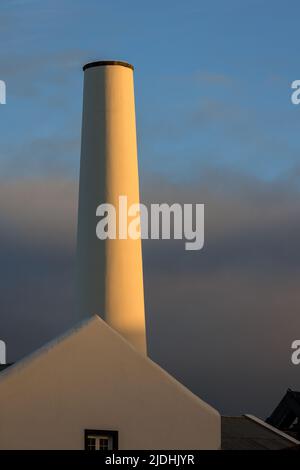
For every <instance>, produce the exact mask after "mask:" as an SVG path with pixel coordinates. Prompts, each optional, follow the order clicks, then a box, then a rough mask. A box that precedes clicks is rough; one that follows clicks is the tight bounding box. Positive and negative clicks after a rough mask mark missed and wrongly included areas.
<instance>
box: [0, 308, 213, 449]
mask: <svg viewBox="0 0 300 470" xmlns="http://www.w3.org/2000/svg"><path fill="white" fill-rule="evenodd" d="M0 403H1V406H0V449H83V448H84V430H85V429H101V430H105V429H108V430H116V431H119V448H120V449H219V448H220V442H221V429H220V416H219V414H218V412H217V411H216V410H214V409H213V408H211V407H210V406H209V405H207V404H206V403H204V402H203V401H202V400H201V399H199V398H198V397H196V396H195V395H194V394H192V393H191V392H190V391H189V390H188V389H186V388H185V387H184V386H183V385H181V384H180V383H179V382H177V381H176V380H175V379H174V378H172V377H171V376H170V375H169V374H167V373H166V372H165V371H164V370H163V369H161V368H160V367H159V366H158V365H156V364H155V363H154V362H153V361H151V360H150V359H149V358H147V357H146V356H145V355H144V354H140V353H139V352H137V351H136V349H135V348H133V347H132V346H131V344H130V343H128V342H127V341H126V340H125V339H124V338H123V337H122V336H121V335H120V334H118V333H117V332H115V331H114V330H113V329H111V328H110V327H109V326H108V325H107V324H106V323H105V322H104V321H103V320H101V319H100V318H99V317H97V316H94V317H93V318H91V319H89V320H86V321H85V322H84V323H83V324H81V325H80V327H77V328H75V329H74V330H72V331H71V332H69V333H68V334H66V335H65V336H63V337H61V338H59V339H58V340H57V341H55V342H53V343H50V345H48V346H45V347H44V348H42V349H41V350H39V351H37V352H36V353H34V354H33V355H31V356H30V357H29V358H27V359H25V360H24V361H21V362H20V363H18V364H16V365H15V366H11V367H10V368H8V369H6V371H4V372H2V373H1V374H0Z"/></svg>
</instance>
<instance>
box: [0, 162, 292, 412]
mask: <svg viewBox="0 0 300 470" xmlns="http://www.w3.org/2000/svg"><path fill="white" fill-rule="evenodd" d="M142 187H143V191H142V194H143V200H144V201H145V202H170V203H171V202H186V203H187V202H198V203H205V204H206V208H205V222H206V232H205V236H206V241H205V247H204V249H203V250H202V251H199V252H195V251H190V252H188V251H185V250H184V243H183V242H177V241H176V242H174V241H144V243H143V249H144V278H145V298H146V310H147V324H148V342H149V353H150V355H151V357H152V358H153V359H154V360H156V361H157V362H158V363H160V364H161V365H162V366H163V367H165V368H166V369H167V370H168V371H170V372H171V373H172V374H173V375H175V376H176V377H177V378H178V379H179V380H181V381H182V382H183V383H185V384H186V385H187V386H188V387H190V388H191V389H192V390H193V391H194V392H195V393H196V394H198V395H199V396H200V397H202V398H203V399H205V400H207V401H208V402H209V403H211V404H213V405H214V406H216V407H217V408H218V409H219V410H220V411H221V412H222V413H226V414H240V413H254V414H258V415H260V416H262V417H264V416H266V415H267V414H268V413H269V412H271V411H272V408H273V407H274V406H275V405H276V403H277V401H278V400H279V399H280V398H281V395H282V394H283V393H284V391H285V389H286V388H287V387H295V388H298V389H299V388H300V366H298V368H297V366H293V365H292V364H291V362H290V356H291V350H290V346H291V343H292V341H293V340H294V339H299V338H300V319H299V315H298V305H299V297H300V294H299V287H298V283H299V274H300V255H299V247H298V244H299V238H300V237H299V235H300V222H299V210H300V197H299V191H298V188H297V186H296V184H295V183H294V181H293V179H292V178H286V179H285V180H281V181H276V182H272V183H267V182H260V181H258V180H257V179H255V178H253V179H251V178H246V177H244V176H242V175H239V174H232V173H228V172H225V171H224V172H216V171H207V172H204V173H201V174H200V175H198V176H197V177H196V176H195V178H194V180H193V181H189V182H187V183H186V184H184V183H176V182H171V181H167V180H162V179H161V177H156V176H154V175H151V176H148V177H144V178H143V181H142ZM76 209H77V184H75V183H74V182H73V181H71V180H67V179H66V180H55V179H54V178H53V179H51V178H49V179H45V180H42V179H40V180H31V181H30V180H28V181H25V180H23V181H21V180H19V181H16V182H10V183H7V182H6V183H5V182H2V183H1V186H0V214H1V231H0V280H1V290H0V321H1V323H0V338H2V339H4V340H6V342H7V345H8V355H9V357H8V359H9V360H12V361H14V360H16V359H18V358H20V357H22V356H24V355H25V354H27V353H29V352H31V351H32V350H33V349H35V348H37V347H39V346H41V345H42V344H43V343H44V342H45V341H47V340H49V339H51V338H53V337H54V336H55V335H57V334H58V333H61V332H63V331H64V330H65V329H66V328H68V327H70V326H72V325H73V324H74V322H76V306H75V296H74V291H75V288H74V265H75V260H74V253H75V234H76Z"/></svg>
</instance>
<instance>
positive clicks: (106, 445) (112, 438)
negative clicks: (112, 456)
mask: <svg viewBox="0 0 300 470" xmlns="http://www.w3.org/2000/svg"><path fill="white" fill-rule="evenodd" d="M85 450H118V431H99V430H95V429H86V430H85Z"/></svg>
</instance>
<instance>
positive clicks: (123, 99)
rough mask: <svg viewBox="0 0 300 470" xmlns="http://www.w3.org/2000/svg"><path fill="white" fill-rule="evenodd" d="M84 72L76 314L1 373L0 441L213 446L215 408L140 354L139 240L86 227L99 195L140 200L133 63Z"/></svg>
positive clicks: (217, 427) (57, 445)
mask: <svg viewBox="0 0 300 470" xmlns="http://www.w3.org/2000/svg"><path fill="white" fill-rule="evenodd" d="M84 70H85V86H84V108H83V128H82V156H81V170H80V197H79V199H80V200H79V214H78V220H79V222H78V266H79V286H78V290H79V294H80V295H79V302H78V304H79V309H80V315H81V317H82V322H81V323H80V324H79V325H77V326H75V327H74V329H72V330H70V331H69V332H67V333H66V334H65V335H63V336H62V337H59V338H58V339H56V340H54V341H53V342H51V343H49V344H48V345H46V346H44V347H43V348H42V349H40V350H38V351H37V352H35V353H34V354H32V355H30V356H29V357H28V358H25V359H24V360H22V361H20V362H19V363H17V364H15V365H13V366H10V367H9V368H7V369H6V370H4V371H2V372H1V374H0V402H1V407H0V449H88V450H101V449H219V448H220V446H221V423H220V416H219V414H218V412H217V411H216V410H214V409H213V408H212V407H210V406H209V405H208V404H206V403H204V402H203V401H202V400H201V399H200V398H198V397H197V396H195V395H194V394H193V393H191V392H190V391H189V390H188V389H187V388H186V387H184V386H183V385H181V384H180V383H179V382H178V381H177V380H175V379H174V378H173V377H171V376H170V375H169V374H168V373H166V372H165V371H164V370H163V369H162V368H160V367H159V366H158V365H157V364H155V363H154V362H153V361H151V360H150V359H149V358H148V357H147V353H146V331H145V315H144V293H143V275H142V251H141V240H131V239H117V240H101V241H100V240H99V239H97V237H96V233H95V228H96V222H97V220H96V207H97V206H98V205H99V204H100V203H103V202H109V203H115V202H116V201H117V200H118V197H119V195H127V197H128V199H129V203H130V204H132V203H138V202H139V187H138V165H137V152H136V131H135V112H134V91H133V67H132V66H130V65H129V64H127V63H124V62H112V61H106V62H96V63H92V64H88V65H87V66H85V67H84ZM98 315H99V316H98ZM100 317H101V318H100Z"/></svg>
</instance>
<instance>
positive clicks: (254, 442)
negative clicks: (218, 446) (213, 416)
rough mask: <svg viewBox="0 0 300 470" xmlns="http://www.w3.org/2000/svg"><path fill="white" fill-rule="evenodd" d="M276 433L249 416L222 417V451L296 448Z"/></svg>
mask: <svg viewBox="0 0 300 470" xmlns="http://www.w3.org/2000/svg"><path fill="white" fill-rule="evenodd" d="M276 431H277V430H272V429H271V428H270V427H269V426H268V425H265V424H264V423H263V422H262V421H261V424H260V423H259V420H257V421H256V420H254V419H251V418H250V417H248V416H234V417H231V416H222V449H223V450H281V449H286V448H289V447H295V446H296V443H295V442H292V441H291V440H289V438H288V436H286V437H285V436H284V435H281V434H280V433H279V432H276Z"/></svg>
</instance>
